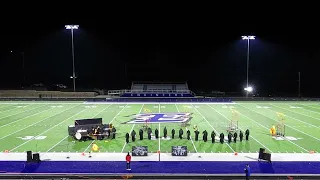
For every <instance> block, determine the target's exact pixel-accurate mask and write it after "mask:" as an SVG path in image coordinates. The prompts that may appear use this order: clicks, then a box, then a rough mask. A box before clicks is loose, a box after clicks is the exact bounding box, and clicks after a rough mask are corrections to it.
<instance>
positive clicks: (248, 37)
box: [242, 35, 256, 98]
mask: <svg viewBox="0 0 320 180" xmlns="http://www.w3.org/2000/svg"><path fill="white" fill-rule="evenodd" d="M254 39H256V37H255V36H251V35H250V36H242V40H246V41H247V87H246V88H248V87H249V60H250V40H254ZM246 92H247V93H246V98H248V93H249V91H246Z"/></svg>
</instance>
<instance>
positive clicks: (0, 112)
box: [0, 105, 29, 114]
mask: <svg viewBox="0 0 320 180" xmlns="http://www.w3.org/2000/svg"><path fill="white" fill-rule="evenodd" d="M28 106H29V105H28ZM15 109H17V107H13V108H11V109H8V110H5V111H0V114H2V113H5V112H7V111H12V110H15Z"/></svg>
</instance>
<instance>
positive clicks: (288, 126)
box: [240, 105, 320, 141]
mask: <svg viewBox="0 0 320 180" xmlns="http://www.w3.org/2000/svg"><path fill="white" fill-rule="evenodd" d="M240 106H241V105H240ZM242 107H245V106H242ZM245 108H247V107H245ZM247 109H249V110H251V111H253V112H256V113H258V114H261V113H260V112H258V111H255V110H252V109H250V108H247ZM273 112H275V111H273ZM261 115H262V116H264V117H267V118H268V119H271V120H273V121H276V122H280V121H279V120H277V119H273V118H270V117H268V116H266V115H264V114H261ZM285 126H286V127H289V128H291V129H294V130H296V131H298V132H300V133H302V134H304V135H307V136H309V137H312V138H313V139H316V140H318V141H320V139H319V138H316V137H314V136H312V135H310V134H307V133H305V132H303V131H301V130H299V129H297V128H294V127H293V126H290V125H288V123H286V124H285Z"/></svg>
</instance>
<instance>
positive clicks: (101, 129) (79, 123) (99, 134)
mask: <svg viewBox="0 0 320 180" xmlns="http://www.w3.org/2000/svg"><path fill="white" fill-rule="evenodd" d="M68 133H69V136H72V137H74V138H75V139H76V140H79V141H81V140H83V141H85V140H93V139H94V140H103V139H105V138H109V137H112V135H113V134H114V133H115V129H114V128H113V127H112V124H103V123H102V118H94V119H79V120H75V121H74V125H70V126H69V127H68Z"/></svg>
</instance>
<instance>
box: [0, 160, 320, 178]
mask: <svg viewBox="0 0 320 180" xmlns="http://www.w3.org/2000/svg"><path fill="white" fill-rule="evenodd" d="M246 164H249V165H250V166H251V172H252V174H318V175H319V174H320V171H319V169H320V162H273V163H267V162H206V161H205V162H203V161H202V162H199V161H198V162H179V161H175V162H170V161H160V162H132V164H131V169H132V171H131V173H144V174H146V173H162V174H166V173H167V174H170V173H171V174H242V173H244V167H245V165H246ZM125 167H126V163H125V162H106V161H44V162H41V163H39V164H33V163H30V164H27V163H26V162H22V161H0V173H111V174H115V173H128V171H127V170H126V169H125Z"/></svg>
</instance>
